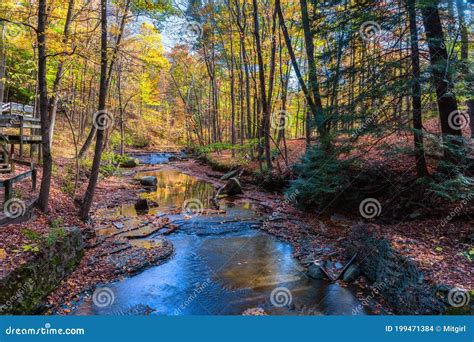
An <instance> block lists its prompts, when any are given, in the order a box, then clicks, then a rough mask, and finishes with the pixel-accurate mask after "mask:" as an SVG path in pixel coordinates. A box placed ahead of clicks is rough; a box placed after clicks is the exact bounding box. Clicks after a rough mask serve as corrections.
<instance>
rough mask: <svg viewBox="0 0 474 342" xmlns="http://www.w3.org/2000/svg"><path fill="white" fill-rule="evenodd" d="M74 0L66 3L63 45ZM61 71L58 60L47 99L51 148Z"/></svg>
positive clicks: (60, 63)
mask: <svg viewBox="0 0 474 342" xmlns="http://www.w3.org/2000/svg"><path fill="white" fill-rule="evenodd" d="M74 1H75V0H69V4H68V9H67V15H66V22H65V24H64V37H63V43H64V45H66V44H67V42H68V41H69V33H70V29H71V23H72V18H73V13H74ZM63 72H64V62H63V61H60V62H59V64H58V69H57V70H56V78H55V80H54V82H53V89H52V92H51V98H50V100H49V122H50V129H49V143H50V146H51V148H52V146H53V136H54V126H55V123H56V113H57V111H58V102H59V97H58V91H59V86H60V84H61V80H62V77H63Z"/></svg>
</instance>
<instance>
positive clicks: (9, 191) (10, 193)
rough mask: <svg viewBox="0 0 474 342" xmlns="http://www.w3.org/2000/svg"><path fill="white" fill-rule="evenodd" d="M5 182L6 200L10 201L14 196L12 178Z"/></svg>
mask: <svg viewBox="0 0 474 342" xmlns="http://www.w3.org/2000/svg"><path fill="white" fill-rule="evenodd" d="M4 184H5V202H8V201H9V200H11V199H12V197H13V186H12V181H11V179H7V180H5V181H4Z"/></svg>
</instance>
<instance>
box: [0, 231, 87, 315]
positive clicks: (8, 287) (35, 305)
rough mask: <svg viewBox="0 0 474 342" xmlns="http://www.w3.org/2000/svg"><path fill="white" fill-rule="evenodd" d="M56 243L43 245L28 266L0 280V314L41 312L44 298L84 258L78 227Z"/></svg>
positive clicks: (13, 271) (65, 232)
mask: <svg viewBox="0 0 474 342" xmlns="http://www.w3.org/2000/svg"><path fill="white" fill-rule="evenodd" d="M63 229H64V236H61V237H59V238H58V239H57V241H55V242H54V243H53V244H48V243H42V244H41V245H40V246H39V247H40V251H41V252H40V253H35V254H34V255H33V256H32V257H31V258H30V259H29V260H28V262H27V263H25V264H22V265H18V266H17V267H16V268H15V269H13V270H11V271H10V272H9V273H7V274H5V275H2V276H1V277H0V314H1V315H28V314H34V313H36V312H38V310H39V309H40V308H42V307H43V305H44V300H45V298H46V297H47V296H48V295H49V294H50V293H51V291H52V290H53V289H55V288H56V287H57V286H59V284H60V283H61V281H62V280H63V279H64V278H65V277H66V276H67V275H68V274H70V273H71V272H72V271H73V270H74V269H75V267H76V266H77V265H78V264H79V262H80V261H81V259H82V257H83V255H84V239H83V236H82V232H81V230H80V229H79V228H78V227H66V228H63Z"/></svg>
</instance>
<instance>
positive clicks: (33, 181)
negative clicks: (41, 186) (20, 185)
mask: <svg viewBox="0 0 474 342" xmlns="http://www.w3.org/2000/svg"><path fill="white" fill-rule="evenodd" d="M37 172H38V170H36V169H35V168H34V167H33V170H32V171H31V183H32V186H33V191H36V177H37Z"/></svg>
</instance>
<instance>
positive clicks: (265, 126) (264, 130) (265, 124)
mask: <svg viewBox="0 0 474 342" xmlns="http://www.w3.org/2000/svg"><path fill="white" fill-rule="evenodd" d="M253 21H254V35H255V43H256V48H257V60H258V69H259V70H258V75H259V81H260V102H261V104H262V113H263V119H262V127H261V129H260V132H261V134H260V138H261V137H263V138H264V144H265V159H266V164H267V168H268V170H269V171H271V169H272V159H271V153H270V151H269V150H270V139H269V137H268V134H270V132H269V126H270V125H269V122H270V120H269V118H267V114H269V109H268V108H269V107H268V106H269V104H268V103H267V91H266V86H265V65H264V63H263V55H262V43H261V39H260V24H259V17H258V1H257V0H253ZM260 144H261V142H260ZM259 150H260V155H262V153H261V152H262V148H261V147H260V148H259Z"/></svg>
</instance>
